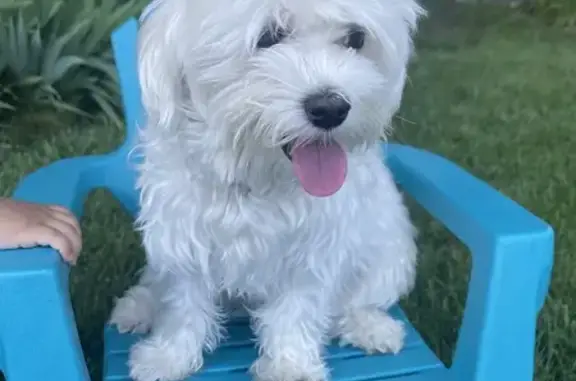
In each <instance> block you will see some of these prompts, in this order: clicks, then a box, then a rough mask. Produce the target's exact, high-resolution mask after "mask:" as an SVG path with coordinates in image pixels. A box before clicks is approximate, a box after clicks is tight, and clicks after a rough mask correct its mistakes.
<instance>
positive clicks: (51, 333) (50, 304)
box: [0, 249, 90, 381]
mask: <svg viewBox="0 0 576 381" xmlns="http://www.w3.org/2000/svg"><path fill="white" fill-rule="evenodd" d="M31 252H34V253H33V254H32V255H30V254H31ZM2 254H3V255H4V256H5V255H20V256H22V257H21V258H26V257H27V256H28V255H30V260H34V259H35V258H32V257H36V258H37V257H38V256H45V257H44V258H52V260H51V262H52V263H53V264H51V266H50V267H49V268H46V267H44V268H38V270H32V271H14V270H15V269H8V268H6V267H4V266H0V311H1V312H0V344H1V346H2V370H3V372H4V374H5V376H6V379H7V380H8V381H12V380H13V381H39V380H58V381H89V380H90V378H89V376H88V371H87V368H86V363H85V361H84V356H83V353H82V348H81V346H80V340H79V338H78V333H77V330H76V323H75V320H74V313H73V311H72V306H71V304H70V297H69V292H68V269H67V268H66V265H64V264H63V263H62V262H61V260H60V259H59V258H58V257H57V255H56V254H55V253H54V252H53V251H52V250H49V249H34V250H26V251H24V250H14V251H13V252H11V253H8V252H3V253H2ZM2 264H3V265H4V264H5V263H2Z"/></svg>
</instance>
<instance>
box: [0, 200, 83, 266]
mask: <svg viewBox="0 0 576 381" xmlns="http://www.w3.org/2000/svg"><path fill="white" fill-rule="evenodd" d="M34 246H51V247H52V248H54V249H55V250H57V251H59V252H60V254H61V255H62V257H63V258H64V260H66V261H67V262H69V263H71V264H76V261H77V260H78V255H79V254H80V250H81V249H82V231H81V230H80V224H79V223H78V220H77V219H76V217H75V216H74V215H73V214H72V213H71V212H70V211H68V210H67V209H66V208H64V207H62V206H57V205H41V204H33V203H28V202H20V201H15V200H12V199H6V198H0V249H16V248H20V247H26V248H27V247H34Z"/></svg>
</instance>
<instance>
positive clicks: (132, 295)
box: [110, 266, 159, 333]
mask: <svg viewBox="0 0 576 381" xmlns="http://www.w3.org/2000/svg"><path fill="white" fill-rule="evenodd" d="M156 278H157V276H155V273H154V271H153V269H152V268H150V267H148V266H146V267H145V268H144V271H143V273H142V275H141V277H140V279H139V281H138V284H136V285H135V286H132V287H130V289H128V291H126V292H125V293H124V295H123V296H122V297H121V298H119V299H118V300H116V304H115V306H114V309H113V310H112V315H111V317H110V324H112V325H115V326H116V327H117V328H118V331H119V332H120V333H127V332H130V333H147V332H148V331H149V330H150V328H151V326H152V322H153V319H154V314H155V311H156V309H157V307H158V303H159V301H158V295H157V294H156V295H155V293H154V289H155V287H154V284H155V281H158V279H156Z"/></svg>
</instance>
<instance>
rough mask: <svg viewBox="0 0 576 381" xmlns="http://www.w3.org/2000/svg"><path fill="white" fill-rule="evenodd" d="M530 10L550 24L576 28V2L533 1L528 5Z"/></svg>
mask: <svg viewBox="0 0 576 381" xmlns="http://www.w3.org/2000/svg"><path fill="white" fill-rule="evenodd" d="M526 7H527V8H528V10H529V11H530V12H531V13H533V14H535V15H536V16H538V17H540V18H542V19H544V20H545V21H547V22H549V23H553V24H556V25H559V26H561V27H567V28H576V1H575V0H533V1H529V2H527V4H526Z"/></svg>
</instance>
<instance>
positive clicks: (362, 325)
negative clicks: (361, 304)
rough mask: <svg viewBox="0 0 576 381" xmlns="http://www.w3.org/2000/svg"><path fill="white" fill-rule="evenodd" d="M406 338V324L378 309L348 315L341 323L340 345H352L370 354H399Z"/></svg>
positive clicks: (362, 310)
mask: <svg viewBox="0 0 576 381" xmlns="http://www.w3.org/2000/svg"><path fill="white" fill-rule="evenodd" d="M405 336H406V331H405V329H404V324H403V323H402V322H401V321H398V320H395V319H393V318H392V317H391V316H390V315H388V314H387V313H386V312H384V311H381V310H379V309H377V308H365V309H360V310H356V311H353V312H351V313H348V314H347V315H346V316H345V317H344V318H343V319H342V321H341V323H340V345H348V344H350V345H353V346H355V347H358V348H361V349H363V350H365V351H366V352H367V353H369V354H371V353H375V352H380V353H394V354H397V353H398V352H400V350H401V349H402V347H403V346H404V338H405Z"/></svg>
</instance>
